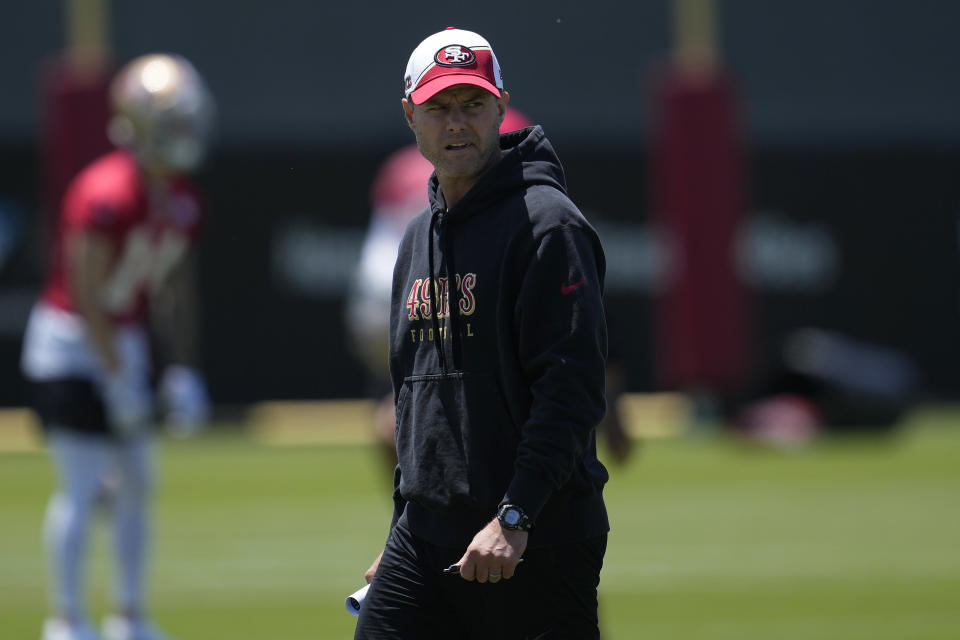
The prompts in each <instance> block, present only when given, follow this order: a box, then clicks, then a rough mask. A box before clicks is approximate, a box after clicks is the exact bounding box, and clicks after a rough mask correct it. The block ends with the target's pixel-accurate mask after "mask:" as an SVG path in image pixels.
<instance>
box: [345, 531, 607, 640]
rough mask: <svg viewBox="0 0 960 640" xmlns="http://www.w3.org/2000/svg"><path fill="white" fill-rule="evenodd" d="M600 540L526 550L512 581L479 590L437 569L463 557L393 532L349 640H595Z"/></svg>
mask: <svg viewBox="0 0 960 640" xmlns="http://www.w3.org/2000/svg"><path fill="white" fill-rule="evenodd" d="M606 548H607V536H606V534H604V535H602V536H598V537H596V538H591V539H589V540H584V541H581V542H576V543H571V544H566V545H563V546H557V547H543V548H538V549H528V550H527V551H526V553H525V554H524V556H523V557H524V561H523V563H521V564H520V565H518V566H517V570H516V573H515V574H514V576H513V578H511V579H510V580H500V581H499V582H497V583H495V584H493V583H489V582H488V583H485V584H480V583H479V582H475V581H474V582H467V581H466V580H463V579H462V578H461V577H460V576H459V575H445V574H443V573H442V571H443V569H444V568H445V567H447V566H449V565H451V564H453V563H454V562H456V561H458V560H459V559H460V557H461V556H462V555H463V553H464V551H466V549H465V548H464V549H454V548H448V547H438V546H436V545H432V544H429V543H427V542H424V541H423V540H420V539H418V538H416V537H414V536H413V535H412V534H411V533H410V531H409V530H407V529H406V528H405V527H403V526H402V525H401V524H397V525H396V526H395V527H394V529H393V531H392V532H391V534H390V538H389V540H388V541H387V546H386V548H385V549H384V553H383V558H382V559H381V560H380V566H379V568H378V569H377V575H376V577H375V578H374V580H373V583H372V584H371V586H370V590H369V592H368V593H367V597H366V600H365V601H364V603H363V606H362V608H361V610H360V617H359V619H358V621H357V630H356V634H355V635H354V640H408V639H409V640H458V639H460V640H468V639H469V640H473V639H475V638H476V639H479V638H484V639H485V640H486V639H489V638H496V639H497V640H548V639H549V640H597V639H598V638H599V637H600V632H599V624H598V617H597V586H598V585H599V583H600V568H601V567H602V565H603V556H604V553H605V552H606Z"/></svg>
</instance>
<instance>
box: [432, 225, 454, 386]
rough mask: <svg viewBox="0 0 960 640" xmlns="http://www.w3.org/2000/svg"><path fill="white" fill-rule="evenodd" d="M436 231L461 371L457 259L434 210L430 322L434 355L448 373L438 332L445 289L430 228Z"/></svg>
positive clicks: (448, 309) (445, 357) (442, 370)
mask: <svg viewBox="0 0 960 640" xmlns="http://www.w3.org/2000/svg"><path fill="white" fill-rule="evenodd" d="M434 229H436V230H437V232H438V235H439V236H440V238H442V239H443V241H444V250H443V265H442V268H443V275H444V276H446V279H447V286H446V293H447V296H446V302H447V307H448V308H447V314H448V315H449V316H450V332H451V334H452V335H451V340H452V342H453V344H452V348H453V370H454V371H460V366H461V364H462V363H461V358H462V355H461V353H460V351H461V347H460V296H459V295H458V292H457V281H456V277H457V272H456V271H455V265H456V262H455V261H454V255H453V234H452V233H449V231H447V230H445V229H444V220H443V213H442V212H439V211H438V212H435V213H434V214H433V215H432V216H430V229H429V231H428V234H427V235H428V237H429V243H428V244H429V248H428V250H427V264H428V268H429V269H430V288H431V289H432V291H431V294H430V295H431V296H432V300H431V306H432V307H433V309H432V311H433V313H431V314H430V315H431V320H432V321H433V335H434V336H435V341H434V347H435V348H436V350H437V358H438V360H439V361H440V371H441V372H442V373H447V356H446V353H445V352H444V348H443V334H442V333H441V332H440V318H439V315H440V310H441V309H442V308H443V294H444V291H443V290H442V287H441V286H440V271H439V270H438V269H436V268H435V258H434V251H433V231H434Z"/></svg>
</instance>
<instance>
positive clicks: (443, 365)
mask: <svg viewBox="0 0 960 640" xmlns="http://www.w3.org/2000/svg"><path fill="white" fill-rule="evenodd" d="M441 215H443V214H441V213H440V212H439V211H437V212H435V213H434V214H433V215H432V216H430V230H429V232H428V233H427V245H428V246H429V248H428V249H427V264H428V268H429V269H430V274H429V275H430V289H431V291H430V295H431V296H432V300H431V307H432V309H431V311H432V313H431V314H430V319H431V320H432V321H433V335H434V343H433V346H434V347H435V348H436V350H437V358H438V359H439V360H440V371H441V373H446V372H447V357H446V355H445V354H444V353H443V339H442V337H441V334H440V319H439V318H438V317H437V316H438V315H439V311H440V294H439V291H440V287H438V286H437V278H436V276H435V275H434V274H435V273H436V272H435V271H434V268H433V264H434V260H433V230H434V229H435V228H436V227H437V223H438V222H439V219H440V216H441Z"/></svg>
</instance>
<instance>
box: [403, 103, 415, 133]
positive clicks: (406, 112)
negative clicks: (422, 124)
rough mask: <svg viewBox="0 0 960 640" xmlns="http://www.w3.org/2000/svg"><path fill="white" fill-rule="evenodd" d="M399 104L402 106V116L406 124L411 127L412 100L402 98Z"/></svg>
mask: <svg viewBox="0 0 960 640" xmlns="http://www.w3.org/2000/svg"><path fill="white" fill-rule="evenodd" d="M400 104H401V105H402V106H403V116H404V117H405V118H406V119H407V126H408V127H410V128H411V129H413V102H411V101H410V100H408V99H407V98H403V99H402V100H400Z"/></svg>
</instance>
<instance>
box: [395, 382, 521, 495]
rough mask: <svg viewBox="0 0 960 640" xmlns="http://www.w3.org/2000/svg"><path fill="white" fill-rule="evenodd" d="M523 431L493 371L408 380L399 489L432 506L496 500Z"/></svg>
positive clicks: (400, 430) (400, 429)
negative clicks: (512, 418) (507, 408)
mask: <svg viewBox="0 0 960 640" xmlns="http://www.w3.org/2000/svg"><path fill="white" fill-rule="evenodd" d="M518 433H519V430H518V428H517V427H516V425H514V424H513V421H512V420H511V419H510V417H509V414H508V413H507V411H506V408H505V405H504V402H503V398H502V397H501V395H500V392H499V389H498V387H497V383H496V380H495V379H494V377H493V375H491V374H466V373H452V374H446V375H433V376H412V377H409V378H406V379H404V382H403V388H402V389H401V392H400V398H399V400H398V403H397V455H398V457H399V460H400V468H401V470H402V475H401V480H400V492H401V494H402V495H403V496H404V498H406V499H407V500H412V501H414V502H417V503H419V504H420V505H421V506H424V507H426V508H428V509H431V510H437V509H449V508H455V509H459V508H486V507H490V506H492V505H496V504H497V503H498V502H499V501H500V499H501V498H502V497H503V494H504V492H505V491H506V489H507V486H508V485H509V484H510V480H511V479H512V477H513V462H514V459H515V457H516V451H517V444H518Z"/></svg>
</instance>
